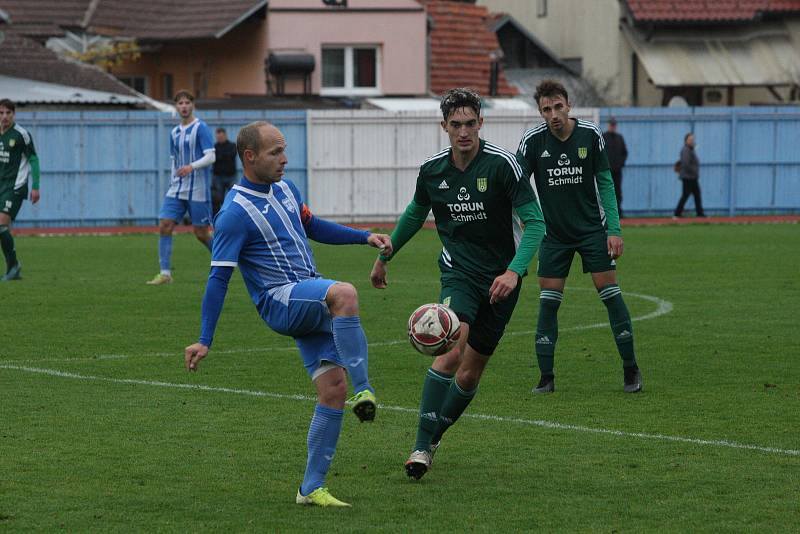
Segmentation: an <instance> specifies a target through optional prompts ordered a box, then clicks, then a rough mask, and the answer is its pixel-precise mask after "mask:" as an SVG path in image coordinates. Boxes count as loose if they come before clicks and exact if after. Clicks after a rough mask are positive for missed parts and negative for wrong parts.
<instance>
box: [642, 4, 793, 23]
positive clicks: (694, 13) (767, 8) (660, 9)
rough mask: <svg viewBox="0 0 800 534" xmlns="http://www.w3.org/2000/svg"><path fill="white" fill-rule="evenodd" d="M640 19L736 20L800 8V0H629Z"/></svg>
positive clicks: (671, 20)
mask: <svg viewBox="0 0 800 534" xmlns="http://www.w3.org/2000/svg"><path fill="white" fill-rule="evenodd" d="M626 2H627V4H628V7H629V8H630V11H631V13H632V15H633V18H634V19H635V20H636V21H637V22H725V21H728V22H735V21H749V20H754V19H756V18H758V17H759V16H761V15H762V14H778V13H784V12H800V0H626Z"/></svg>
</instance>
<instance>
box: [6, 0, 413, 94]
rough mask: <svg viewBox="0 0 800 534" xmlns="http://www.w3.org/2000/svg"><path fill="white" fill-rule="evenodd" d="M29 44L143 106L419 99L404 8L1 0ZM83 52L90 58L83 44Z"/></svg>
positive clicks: (317, 1)
mask: <svg viewBox="0 0 800 534" xmlns="http://www.w3.org/2000/svg"><path fill="white" fill-rule="evenodd" d="M3 8H4V9H6V10H7V11H8V12H9V13H10V14H11V16H12V18H13V19H14V20H15V22H16V23H17V24H18V25H19V27H20V28H21V31H24V32H26V35H27V36H28V37H29V38H32V39H36V40H38V41H39V42H42V43H44V42H47V44H48V46H49V47H50V48H52V49H54V50H58V51H60V52H62V53H63V54H72V55H77V56H80V57H86V56H87V55H89V56H91V54H93V53H95V50H96V49H97V48H98V46H96V43H100V44H102V45H103V46H110V45H119V44H120V43H122V44H125V45H126V47H125V49H126V50H127V51H128V53H127V54H117V55H115V56H114V57H112V58H110V60H109V61H106V62H105V63H104V65H105V66H106V68H107V69H108V71H109V72H111V73H113V74H114V75H115V76H116V77H117V78H119V79H120V80H123V81H125V82H126V83H128V84H129V85H130V86H132V87H134V88H135V89H136V90H138V91H140V92H142V93H145V94H147V95H149V96H151V97H153V98H157V99H161V100H171V99H172V95H173V94H174V92H175V91H176V90H178V89H180V88H187V89H189V90H191V91H193V92H194V93H195V94H196V96H197V97H198V98H200V99H206V100H208V99H217V100H219V99H225V98H226V97H232V96H233V97H242V98H245V97H256V96H258V97H262V100H264V99H263V97H265V96H266V95H322V96H331V97H361V96H383V95H397V96H414V95H426V94H427V80H426V70H425V69H426V63H425V61H426V57H425V52H426V14H425V10H424V7H423V6H422V5H421V4H420V3H419V2H417V1H416V0H348V1H341V0H337V1H322V0H226V1H224V2H220V1H219V0H193V2H191V4H190V5H184V4H180V3H176V2H174V1H171V0H37V1H36V2H31V1H29V0H6V1H5V2H4V6H3ZM93 44H95V48H94V49H92V45H93Z"/></svg>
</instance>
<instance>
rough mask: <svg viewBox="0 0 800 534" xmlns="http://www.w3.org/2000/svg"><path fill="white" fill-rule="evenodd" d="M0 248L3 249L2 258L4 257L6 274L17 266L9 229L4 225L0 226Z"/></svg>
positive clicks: (12, 239)
mask: <svg viewBox="0 0 800 534" xmlns="http://www.w3.org/2000/svg"><path fill="white" fill-rule="evenodd" d="M0 246H2V248H3V256H5V257H6V267H7V268H6V272H8V271H10V270H11V268H12V267H13V266H15V265H16V264H17V251H16V250H15V248H14V236H12V235H11V228H9V227H8V226H7V225H5V224H0Z"/></svg>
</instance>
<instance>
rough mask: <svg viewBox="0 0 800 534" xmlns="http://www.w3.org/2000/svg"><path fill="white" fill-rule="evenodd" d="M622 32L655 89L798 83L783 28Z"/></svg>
mask: <svg viewBox="0 0 800 534" xmlns="http://www.w3.org/2000/svg"><path fill="white" fill-rule="evenodd" d="M622 28H623V33H624V34H625V36H626V38H627V39H628V42H630V44H631V46H632V47H633V49H634V50H635V51H636V54H637V56H638V57H639V59H640V60H641V62H642V64H643V65H644V68H645V70H646V71H647V74H648V76H649V77H650V78H651V79H652V80H653V83H654V84H655V85H656V86H659V87H668V86H764V85H792V84H798V83H800V57H799V56H798V54H797V51H796V49H795V47H794V45H793V43H792V40H791V37H790V35H789V33H788V31H787V30H786V28H785V26H783V24H780V23H776V24H760V25H759V27H758V28H757V29H754V30H753V31H752V32H749V33H746V32H736V33H719V32H715V33H713V34H709V33H708V32H705V33H692V32H686V31H681V32H678V33H673V32H670V33H659V32H657V33H656V34H653V35H652V36H651V38H650V39H649V40H645V39H644V38H643V36H642V35H641V34H639V33H638V32H636V30H632V29H631V28H628V27H627V26H625V25H623V26H622Z"/></svg>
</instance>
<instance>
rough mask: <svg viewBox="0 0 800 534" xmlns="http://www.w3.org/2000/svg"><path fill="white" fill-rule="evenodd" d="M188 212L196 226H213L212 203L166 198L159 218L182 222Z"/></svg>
mask: <svg viewBox="0 0 800 534" xmlns="http://www.w3.org/2000/svg"><path fill="white" fill-rule="evenodd" d="M187 211H188V212H189V217H190V218H191V219H192V224H193V225H194V226H208V225H210V224H211V201H206V202H196V201H194V200H181V199H179V198H175V197H164V204H162V205H161V212H160V213H159V214H158V218H159V219H172V220H173V221H175V222H181V220H182V219H183V216H184V215H185V214H186V212H187Z"/></svg>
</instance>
